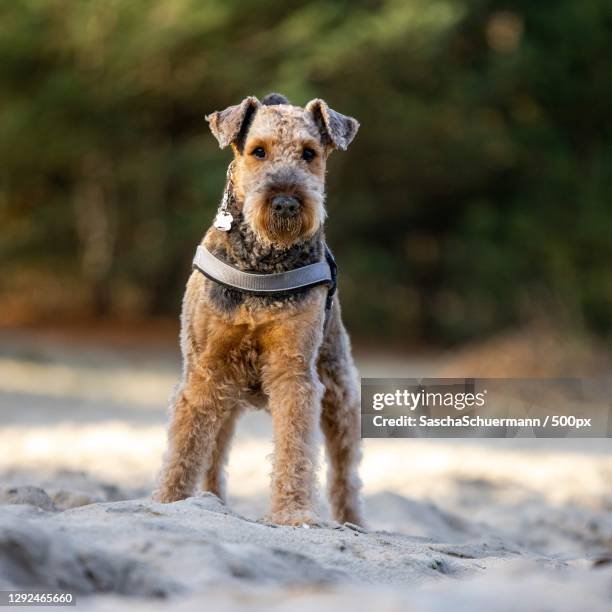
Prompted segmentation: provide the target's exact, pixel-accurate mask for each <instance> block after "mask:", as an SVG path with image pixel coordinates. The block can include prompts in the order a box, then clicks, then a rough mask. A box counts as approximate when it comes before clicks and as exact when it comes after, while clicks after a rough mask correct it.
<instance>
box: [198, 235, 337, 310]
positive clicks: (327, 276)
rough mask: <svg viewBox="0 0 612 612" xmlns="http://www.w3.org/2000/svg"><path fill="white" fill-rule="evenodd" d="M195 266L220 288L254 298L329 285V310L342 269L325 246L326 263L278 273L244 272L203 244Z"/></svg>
mask: <svg viewBox="0 0 612 612" xmlns="http://www.w3.org/2000/svg"><path fill="white" fill-rule="evenodd" d="M193 266H194V267H195V268H197V269H198V270H199V271H200V272H201V273H202V274H204V276H206V277H207V278H209V279H210V280H212V281H215V282H217V283H219V284H220V285H224V286H225V287H230V288H231V289H237V290H238V291H244V292H246V293H252V294H254V295H270V294H272V293H293V292H295V291H298V290H300V289H305V288H307V287H315V286H316V285H329V289H328V291H327V300H326V303H325V310H326V311H328V310H329V309H330V308H331V305H332V300H333V296H334V293H335V292H336V285H337V270H338V268H337V266H336V262H335V260H334V256H333V255H332V253H331V251H330V250H329V248H328V247H327V245H325V261H318V262H316V263H313V264H309V265H307V266H302V267H301V268H296V269H295V270H288V271H287V272H277V273H274V274H253V273H252V272H243V271H242V270H238V269H237V268H234V267H233V266H230V265H229V264H227V263H225V262H224V261H221V260H220V259H219V258H218V257H216V256H215V255H213V254H212V253H211V252H210V251H209V250H208V249H207V248H206V247H205V246H203V245H200V246H199V247H198V248H197V250H196V254H195V257H194V258H193Z"/></svg>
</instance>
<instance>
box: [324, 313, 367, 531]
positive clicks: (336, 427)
mask: <svg viewBox="0 0 612 612" xmlns="http://www.w3.org/2000/svg"><path fill="white" fill-rule="evenodd" d="M318 370H319V377H320V379H321V382H322V383H323V385H324V386H325V392H324V394H323V406H322V412H321V430H322V431H323V435H324V437H325V447H326V451H327V458H328V462H329V469H328V476H327V487H328V493H329V500H330V503H331V508H332V513H333V516H334V518H335V519H336V520H337V521H338V522H340V523H345V522H349V523H354V524H357V525H362V524H363V514H362V508H361V497H360V489H361V481H360V479H359V474H358V467H359V462H360V460H361V438H360V422H359V421H360V400H359V382H358V376H357V371H356V369H355V366H354V365H353V359H352V356H351V347H350V342H349V339H348V335H347V333H346V330H345V329H344V325H343V324H342V321H341V318H340V310H339V307H338V305H337V304H336V305H335V306H334V309H333V311H332V312H331V313H330V321H329V326H328V330H327V334H326V338H325V340H324V342H323V345H322V347H321V351H320V354H319V361H318Z"/></svg>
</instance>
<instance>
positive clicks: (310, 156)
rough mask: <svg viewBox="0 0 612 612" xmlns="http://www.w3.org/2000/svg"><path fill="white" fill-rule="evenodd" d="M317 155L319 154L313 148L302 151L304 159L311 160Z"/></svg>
mask: <svg viewBox="0 0 612 612" xmlns="http://www.w3.org/2000/svg"><path fill="white" fill-rule="evenodd" d="M316 156H317V154H316V153H315V152H314V151H313V150H312V149H309V148H306V149H304V150H303V151H302V159H303V160H304V161H307V162H311V161H312V160H313V159H314V158H315V157H316Z"/></svg>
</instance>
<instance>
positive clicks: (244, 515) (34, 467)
mask: <svg viewBox="0 0 612 612" xmlns="http://www.w3.org/2000/svg"><path fill="white" fill-rule="evenodd" d="M358 361H359V367H360V371H361V373H362V375H364V376H422V375H428V376H432V375H435V373H436V371H438V370H439V369H440V368H441V367H442V366H443V363H442V362H441V360H440V359H431V360H424V359H422V358H420V359H417V360H411V359H398V358H389V357H384V356H373V355H369V356H368V357H367V358H360V359H358ZM178 369H179V362H178V356H177V355H176V353H175V352H174V350H166V351H164V350H159V349H157V350H148V351H146V352H142V351H134V350H130V349H129V348H123V349H121V350H118V349H116V348H110V347H107V348H102V347H100V346H99V345H97V346H95V347H93V348H89V347H88V345H86V344H85V345H84V344H83V343H78V344H75V343H72V344H69V343H65V342H60V341H58V340H57V339H54V338H47V337H45V336H40V335H31V336H27V335H24V334H18V335H16V334H8V333H3V334H0V588H17V587H23V586H37V587H55V586H62V587H63V588H67V589H72V590H74V591H75V592H78V593H79V606H78V607H79V608H88V609H93V610H121V609H128V608H129V609H131V610H140V609H142V610H155V609H157V608H160V609H161V608H165V607H167V606H169V604H171V605H172V609H173V610H174V609H176V610H191V609H194V610H195V609H203V608H205V609H214V610H244V609H256V610H259V609H261V610H284V609H292V610H309V609H313V608H316V609H317V610H320V611H323V610H337V609H339V608H341V607H344V608H345V609H347V610H348V609H355V610H361V609H364V610H366V609H367V610H372V609H376V610H423V611H429V610H432V611H433V610H436V611H437V610H448V609H451V608H452V609H453V610H458V611H461V610H468V609H469V610H473V609H485V610H576V609H583V610H600V609H601V610H610V609H611V607H612V486H611V485H612V455H611V453H610V451H611V450H612V443H611V441H610V440H593V439H590V440H576V439H574V440H570V439H557V440H548V441H547V440H538V441H535V440H529V439H523V440H481V441H477V440H367V441H365V444H364V461H363V468H362V478H363V481H364V492H365V498H366V514H367V519H368V527H367V529H365V530H357V529H354V528H352V527H351V526H338V525H334V524H332V523H331V522H330V523H329V525H328V526H327V527H325V528H321V529H300V528H287V527H276V526H273V525H269V524H267V523H266V522H265V521H264V520H263V518H262V517H264V515H265V513H266V511H267V505H268V480H269V469H270V467H269V466H270V464H269V455H270V453H271V452H272V446H271V443H270V438H271V430H270V424H269V420H268V418H267V416H266V415H265V414H262V413H258V412H253V413H251V414H248V415H246V416H245V417H244V419H243V420H242V422H241V424H240V429H239V432H238V435H237V438H236V442H235V445H234V448H233V452H232V456H231V460H230V465H229V488H230V497H231V503H230V505H229V507H225V506H223V505H222V504H220V502H219V501H218V500H217V499H216V498H215V497H213V496H210V495H207V494H200V495H198V496H196V497H194V498H191V499H189V500H185V501H183V502H178V503H176V504H170V505H161V504H156V503H153V502H151V501H150V499H149V498H148V495H149V493H150V490H151V486H152V482H153V478H154V476H155V472H156V470H157V468H158V466H159V463H160V457H161V454H162V452H163V448H164V442H165V421H166V414H165V412H166V408H165V398H166V397H167V396H168V395H169V392H170V390H171V388H172V386H173V385H174V384H175V383H176V381H177V379H178ZM321 480H322V481H323V480H324V470H323V469H322V471H321ZM321 512H322V514H323V515H324V516H326V512H327V510H326V507H325V502H324V500H322V502H321Z"/></svg>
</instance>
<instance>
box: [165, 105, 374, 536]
mask: <svg viewBox="0 0 612 612" xmlns="http://www.w3.org/2000/svg"><path fill="white" fill-rule="evenodd" d="M206 119H207V121H208V122H209V125H210V129H211V131H212V133H213V135H214V136H215V138H216V139H217V141H218V142H219V146H220V147H221V148H225V147H227V146H231V149H232V151H233V154H234V159H233V162H232V163H231V165H230V170H229V172H228V182H227V186H226V191H225V195H224V200H223V205H222V210H220V214H221V215H222V219H224V221H223V222H222V223H221V224H220V225H219V224H218V223H215V225H216V226H217V227H214V226H213V227H211V228H210V229H209V230H208V231H207V232H206V234H205V236H204V238H203V240H202V243H201V245H202V246H203V247H205V248H206V249H207V251H208V252H210V253H211V254H212V255H213V256H214V257H215V258H217V259H218V260H220V261H221V262H224V264H229V266H231V267H232V268H233V269H235V270H238V271H240V272H239V273H241V272H247V273H252V274H259V275H262V274H278V273H282V272H286V271H294V270H296V269H298V268H301V267H303V266H308V265H310V264H315V263H316V262H321V261H325V253H326V245H325V237H324V229H323V225H324V221H325V217H326V211H325V167H326V162H327V158H328V156H329V154H330V153H331V152H332V151H333V150H334V149H340V150H345V149H346V148H347V147H348V145H349V144H350V143H351V141H352V140H353V138H354V137H355V135H356V133H357V130H358V128H359V123H358V122H357V120H356V119H354V118H352V117H349V116H345V115H343V114H341V113H339V112H337V111H335V110H333V109H332V108H330V107H329V106H328V105H327V103H326V102H325V101H324V100H321V99H315V100H312V101H311V102H309V103H308V104H307V105H306V106H305V107H303V108H302V107H299V106H294V105H292V104H290V103H289V101H288V100H287V99H286V98H285V97H284V96H281V95H280V94H270V95H268V96H266V97H265V98H264V99H263V101H262V102H260V101H259V100H258V99H257V98H255V97H253V96H250V97H247V98H245V99H244V100H243V101H242V102H241V103H240V104H238V105H235V106H230V107H229V108H226V109H225V110H222V111H219V112H214V113H212V114H210V115H209V116H207V117H206ZM223 215H225V216H224V217H223ZM228 219H229V220H230V221H229V223H228V221H227V220H228ZM224 223H226V225H224ZM330 297H331V296H330V290H329V286H328V285H325V284H318V285H315V286H309V287H303V288H299V289H297V290H292V291H279V292H276V293H274V292H273V293H270V294H258V293H254V292H248V291H242V290H240V289H238V288H236V287H235V286H231V285H229V286H228V285H227V284H223V283H220V282H216V281H215V280H212V279H211V278H210V277H207V276H206V275H205V274H202V273H201V271H200V270H198V269H194V271H193V272H192V274H191V276H190V278H189V280H188V283H187V288H186V291H185V296H184V300H183V308H182V315H181V350H182V354H183V362H184V366H183V375H182V380H181V382H180V384H179V386H178V387H177V390H176V393H175V396H174V398H173V400H172V410H171V421H170V425H169V432H168V449H167V451H166V454H165V457H164V462H163V466H162V469H161V471H160V474H159V478H158V485H157V489H156V492H155V494H154V497H155V498H156V499H157V500H159V501H161V502H165V503H168V502H174V501H177V500H180V499H184V498H187V497H189V496H190V495H192V493H193V490H194V488H195V486H196V483H197V481H198V479H202V488H203V490H205V491H209V492H211V493H213V494H215V495H217V496H218V497H219V498H221V499H222V500H224V501H225V482H224V465H225V463H226V459H227V455H228V451H229V447H230V442H231V438H232V435H233V431H234V426H235V423H236V420H237V418H238V416H239V415H240V413H241V412H242V411H243V409H244V408H245V407H247V406H255V407H263V408H266V409H267V410H268V411H269V413H270V415H271V417H272V423H273V430H274V448H275V450H274V459H273V471H272V479H271V490H272V496H271V512H270V520H271V521H272V522H274V523H277V524H281V525H294V526H299V525H304V524H306V525H317V524H320V519H319V517H318V516H317V513H316V509H315V506H316V501H317V498H316V491H317V489H316V455H317V444H316V442H317V438H318V428H319V427H320V429H321V430H322V433H323V436H324V439H325V445H326V452H327V457H328V462H329V474H328V488H329V499H330V505H331V510H332V514H333V517H334V519H335V520H336V521H338V522H340V523H345V522H349V523H353V524H358V525H359V524H362V523H363V516H362V509H361V501H360V488H361V483H360V480H359V476H358V465H359V461H360V458H361V440H360V411H359V406H360V399H359V385H358V376H357V372H356V369H355V366H354V364H353V358H352V355H351V346H350V341H349V337H348V334H347V332H346V330H345V327H344V325H343V323H342V318H341V312H340V303H339V300H338V297H337V295H335V296H333V298H332V299H330ZM326 305H327V308H326Z"/></svg>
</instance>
